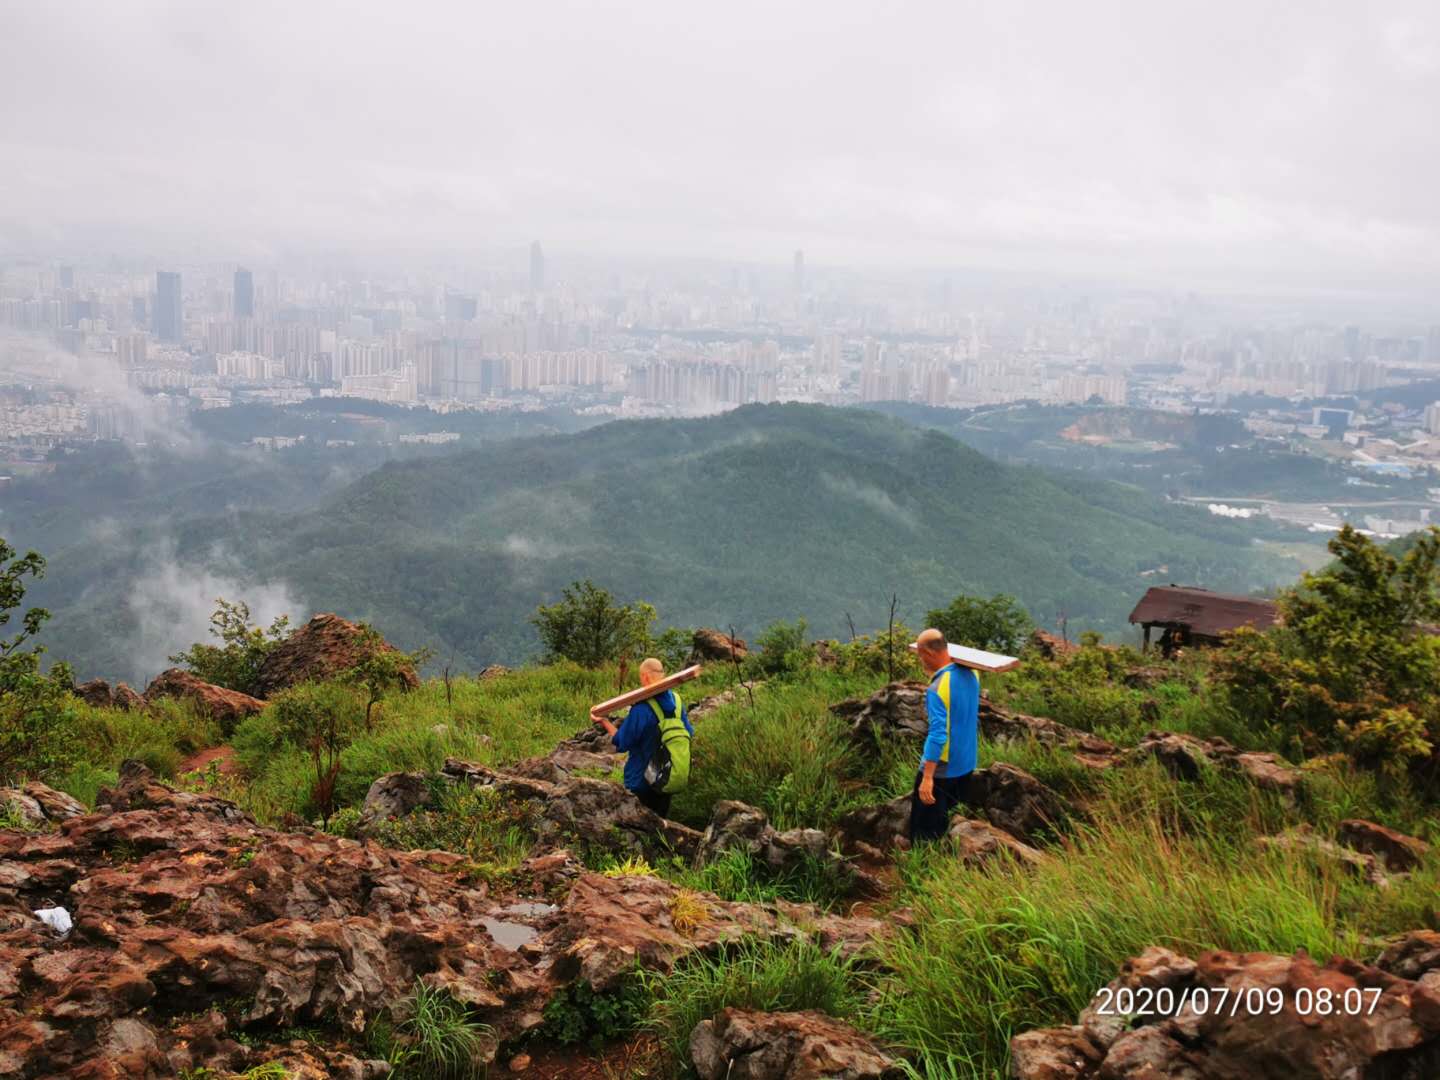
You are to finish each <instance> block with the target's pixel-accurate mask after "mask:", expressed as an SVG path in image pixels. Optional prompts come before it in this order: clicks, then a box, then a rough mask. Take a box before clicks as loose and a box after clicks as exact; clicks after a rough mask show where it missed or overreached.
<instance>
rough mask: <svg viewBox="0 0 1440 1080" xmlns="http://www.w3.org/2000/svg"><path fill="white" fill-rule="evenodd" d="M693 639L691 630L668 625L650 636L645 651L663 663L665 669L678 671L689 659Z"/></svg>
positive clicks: (693, 635) (693, 634)
mask: <svg viewBox="0 0 1440 1080" xmlns="http://www.w3.org/2000/svg"><path fill="white" fill-rule="evenodd" d="M694 640H695V633H694V631H693V630H684V629H682V628H680V627H678V626H670V627H667V628H666V629H665V630H663V631H662V632H661V633H659V634H657V635H656V636H655V637H654V638H652V639H651V641H650V644H649V646H648V647H647V648H646V649H645V651H646V653H648V654H649V655H650V656H653V657H655V658H656V659H657V660H659V661H660V662H661V663H662V664H664V665H665V670H666V671H679V670H680V669H681V668H683V667H684V666H685V661H687V660H689V659H690V653H691V651H692V649H693V647H694Z"/></svg>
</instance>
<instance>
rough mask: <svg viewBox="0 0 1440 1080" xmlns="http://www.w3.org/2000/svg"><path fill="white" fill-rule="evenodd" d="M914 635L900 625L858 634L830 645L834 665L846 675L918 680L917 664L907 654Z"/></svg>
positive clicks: (919, 669) (918, 666) (919, 670)
mask: <svg viewBox="0 0 1440 1080" xmlns="http://www.w3.org/2000/svg"><path fill="white" fill-rule="evenodd" d="M914 640H915V635H914V633H913V632H912V631H911V630H910V628H909V627H907V626H906V625H905V624H904V623H899V622H897V623H896V624H895V625H894V626H893V627H889V628H888V629H885V630H879V631H876V632H875V633H874V634H861V635H860V636H859V637H856V638H854V639H853V640H851V641H848V642H845V643H844V644H840V643H833V644H832V645H831V646H830V648H831V651H832V652H833V653H834V654H835V656H836V666H837V667H838V668H839V670H840V671H842V672H844V673H846V674H849V675H883V676H885V678H886V679H897V680H904V679H919V678H921V677H922V676H923V675H924V671H923V670H922V669H921V667H920V661H919V659H918V658H917V657H916V656H915V654H914V653H912V652H911V651H910V643H911V642H912V641H914Z"/></svg>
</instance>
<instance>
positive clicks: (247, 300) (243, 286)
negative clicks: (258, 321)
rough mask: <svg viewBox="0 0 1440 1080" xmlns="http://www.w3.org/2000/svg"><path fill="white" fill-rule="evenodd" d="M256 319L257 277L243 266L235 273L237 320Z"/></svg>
mask: <svg viewBox="0 0 1440 1080" xmlns="http://www.w3.org/2000/svg"><path fill="white" fill-rule="evenodd" d="M254 317H255V276H254V275H253V274H251V273H250V271H249V270H246V269H245V268H244V267H243V266H242V267H240V268H239V269H237V270H236V271H235V318H237V319H253V318H254Z"/></svg>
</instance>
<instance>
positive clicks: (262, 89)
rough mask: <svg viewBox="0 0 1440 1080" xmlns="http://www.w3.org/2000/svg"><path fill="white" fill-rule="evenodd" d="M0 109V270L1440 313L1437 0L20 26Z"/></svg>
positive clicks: (142, 13)
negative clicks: (878, 266)
mask: <svg viewBox="0 0 1440 1080" xmlns="http://www.w3.org/2000/svg"><path fill="white" fill-rule="evenodd" d="M0 101H3V102H4V103H5V104H4V106H3V107H0V252H3V251H5V250H10V251H15V250H28V251H37V252H44V251H47V250H55V249H60V250H65V249H67V248H68V249H70V250H74V249H76V248H78V247H79V246H81V245H82V244H86V243H97V244H101V245H108V246H109V247H113V248H116V249H125V248H133V247H134V246H135V245H136V244H137V243H140V242H142V241H143V242H144V243H145V244H148V245H149V250H155V251H166V250H175V251H192V252H206V253H209V254H214V255H222V254H232V255H234V256H237V257H246V258H263V257H264V256H265V255H266V254H267V253H269V252H272V251H303V250H305V249H307V248H314V247H321V248H326V249H331V250H335V249H338V250H349V251H357V252H372V253H378V252H416V253H419V252H432V251H441V252H452V253H458V252H463V251H468V250H475V249H486V248H504V247H508V246H513V245H520V244H523V243H525V242H528V240H529V239H531V238H532V237H540V238H542V239H543V240H544V242H545V244H546V248H547V251H551V252H563V251H566V250H569V251H575V252H594V253H601V252H617V253H620V252H625V253H642V254H643V253H655V254H671V255H674V254H693V255H714V256H722V257H725V258H747V259H769V258H779V259H783V258H785V257H786V254H787V253H788V252H789V251H790V250H792V249H794V248H796V247H803V248H805V249H806V251H807V254H808V256H809V258H810V261H811V263H812V264H814V265H824V264H825V263H831V264H840V263H858V262H864V261H876V262H883V263H887V264H909V265H929V264H936V265H940V264H944V265H954V266H977V267H984V266H995V267H1020V268H1036V269H1040V268H1044V269H1055V268H1059V269H1074V268H1088V267H1095V268H1103V269H1107V270H1126V271H1130V272H1135V273H1140V272H1149V271H1155V270H1161V271H1170V272H1174V273H1177V274H1186V273H1196V274H1218V275H1220V276H1222V277H1223V276H1226V275H1229V274H1232V273H1233V274H1234V275H1236V276H1237V278H1245V279H1247V280H1267V281H1274V282H1276V283H1279V282H1282V281H1283V282H1287V283H1291V284H1305V283H1316V284H1321V283H1325V284H1341V283H1353V282H1357V281H1358V282H1372V283H1377V284H1378V283H1386V282H1403V283H1405V285H1406V287H1407V288H1411V289H1414V290H1416V291H1420V290H1426V289H1434V288H1435V287H1436V283H1437V282H1440V198H1437V194H1436V192H1437V189H1440V3H1436V2H1435V0H1416V2H1413V3H1385V2H1380V3H1368V2H1361V0H1293V2H1289V3H1265V2H1263V0H1205V2H1203V3H1188V2H1171V0H1162V2H1158V3H1157V2H1155V0H1133V2H1123V3H1121V2H1098V3H1087V4H1078V3H1072V2H1069V0H1054V2H1050V3H1023V2H1017V0H1004V2H997V3H966V2H963V0H945V2H937V3H925V4H920V3H908V4H907V3H891V4H881V3H877V2H874V0H871V2H867V3H852V2H850V0H826V2H814V3H811V2H794V0H765V2H758V0H715V2H712V3H705V4H698V3H688V2H685V0H633V2H629V3H624V4H620V3H604V2H595V0H583V2H576V3H565V2H555V0H524V2H511V3H504V4H500V3H475V2H464V3H460V2H457V3H437V2H428V0H410V2H407V3H397V2H395V0H383V2H372V0H345V2H335V3H322V2H320V0H288V2H283V3H271V2H267V0H226V2H224V3H211V2H208V0H175V2H162V0H67V2H64V3H60V2H48V0H47V2H43V3H37V2H34V0H0ZM107 249H108V248H107Z"/></svg>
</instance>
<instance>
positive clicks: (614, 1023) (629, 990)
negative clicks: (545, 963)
mask: <svg viewBox="0 0 1440 1080" xmlns="http://www.w3.org/2000/svg"><path fill="white" fill-rule="evenodd" d="M649 1011H650V993H649V991H648V990H647V989H646V986H645V983H644V982H643V980H642V979H641V978H639V977H631V978H628V979H625V980H623V981H622V982H621V984H620V986H619V988H618V989H617V990H614V991H610V992H607V993H600V992H598V991H596V990H595V989H594V988H593V987H592V986H591V985H590V984H589V983H588V982H577V983H572V984H571V985H570V986H567V987H566V988H565V989H563V990H561V991H560V992H559V993H557V994H556V995H555V996H554V997H552V998H551V999H550V1000H549V1001H548V1002H547V1003H546V1005H545V1013H544V1016H545V1023H544V1025H543V1026H542V1027H541V1028H540V1036H541V1037H542V1038H546V1039H550V1040H552V1041H554V1042H557V1043H560V1044H562V1045H566V1046H568V1045H571V1044H574V1043H579V1042H589V1043H591V1044H593V1045H598V1044H600V1043H602V1042H608V1041H610V1040H612V1039H623V1038H624V1037H625V1036H627V1035H629V1034H630V1033H632V1032H634V1031H635V1030H636V1029H638V1028H639V1027H640V1025H641V1023H642V1022H643V1021H644V1019H645V1017H646V1015H647V1014H648V1013H649Z"/></svg>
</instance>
